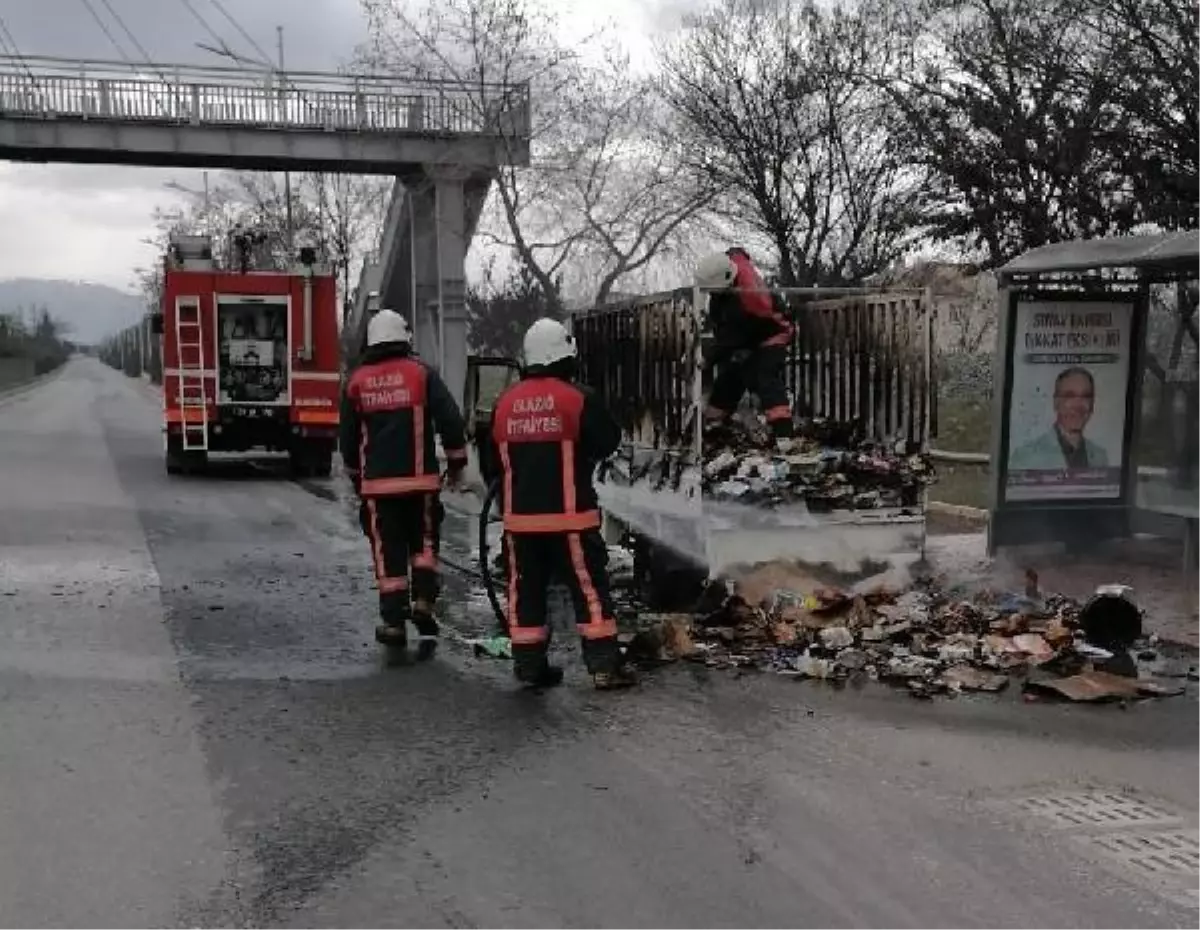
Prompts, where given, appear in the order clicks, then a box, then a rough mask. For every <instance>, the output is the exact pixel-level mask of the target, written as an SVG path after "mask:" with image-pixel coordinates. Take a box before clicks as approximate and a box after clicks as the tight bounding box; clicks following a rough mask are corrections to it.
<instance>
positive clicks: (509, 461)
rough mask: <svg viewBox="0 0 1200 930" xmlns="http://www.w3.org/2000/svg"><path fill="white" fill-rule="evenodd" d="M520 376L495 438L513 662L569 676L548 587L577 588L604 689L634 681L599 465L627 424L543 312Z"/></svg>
mask: <svg viewBox="0 0 1200 930" xmlns="http://www.w3.org/2000/svg"><path fill="white" fill-rule="evenodd" d="M524 356H525V368H524V370H523V371H522V377H521V380H520V381H519V382H517V383H516V384H514V385H513V386H512V387H510V388H508V390H506V391H505V392H504V393H503V394H501V395H500V397H499V399H498V400H497V401H496V409H495V412H494V414H493V416H492V443H493V446H494V451H495V454H496V457H497V460H498V462H499V465H500V474H501V479H500V480H501V499H502V506H503V512H504V532H505V535H506V536H507V539H508V546H507V554H506V557H507V561H508V627H509V636H510V637H511V639H512V651H513V660H514V671H515V673H516V676H517V678H518V680H520V681H522V682H524V683H525V684H527V685H531V686H533V687H548V686H553V685H557V684H559V683H560V682H561V681H562V678H563V673H562V670H561V669H559V668H556V667H555V666H552V665H550V663H549V661H548V658H547V652H548V649H549V646H550V627H549V622H548V617H547V593H548V589H549V586H550V584H551V582H553V581H554V580H555V579H558V580H561V581H562V582H563V583H565V584H566V586H567V588H568V589H569V590H570V594H571V600H572V602H573V604H574V607H575V615H576V620H577V622H578V628H579V634H580V636H581V638H582V640H583V657H584V661H585V662H586V664H587V668H588V671H589V672H590V673H591V675H592V680H593V682H594V683H595V685H596V687H597V688H599V689H601V690H608V689H612V688H621V687H626V686H629V685H632V684H635V683H636V679H635V678H634V676H633V673H632V672H631V671H630V670H629V669H628V668H626V667H625V666H624V664H623V663H622V661H621V655H620V651H619V650H618V647H617V623H616V615H615V611H614V609H613V603H612V597H611V595H610V593H609V580H608V547H607V546H606V545H605V544H604V539H603V538H602V537H601V535H600V508H599V504H598V503H597V500H596V489H595V487H594V486H593V484H592V473H593V471H594V470H595V467H596V465H597V464H598V463H599V462H600V461H601V460H602V459H605V458H607V457H608V456H610V455H611V454H612V453H613V452H615V451H616V449H617V445H618V444H619V442H620V440H621V429H620V427H619V426H618V425H617V423H616V422H615V421H614V420H613V418H612V416H611V415H610V414H609V413H608V411H607V410H605V409H604V407H603V406H602V405H601V404H600V403H599V402H597V400H596V398H595V397H594V396H593V395H592V394H591V393H590V392H589V391H587V390H586V389H585V388H583V387H580V386H579V385H577V384H574V383H573V381H572V379H573V378H574V376H575V370H576V348H575V341H574V339H573V338H572V337H571V335H570V334H569V333H568V332H567V330H566V328H565V327H564V326H563V325H562V324H561V323H559V322H557V321H555V320H551V319H541V320H538V321H537V322H535V323H534V324H533V325H532V326H531V327H530V328H529V331H528V332H527V333H526V334H525V344H524Z"/></svg>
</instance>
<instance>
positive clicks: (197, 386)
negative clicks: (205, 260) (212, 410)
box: [175, 297, 208, 452]
mask: <svg viewBox="0 0 1200 930" xmlns="http://www.w3.org/2000/svg"><path fill="white" fill-rule="evenodd" d="M175 343H176V346H177V347H178V351H179V369H178V377H179V414H180V419H181V420H182V423H181V433H182V439H183V449H184V451H185V452H206V451H208V394H207V391H206V389H205V381H204V327H203V325H202V323H201V316H200V300H199V298H196V297H181V298H179V300H177V301H176V302H175ZM197 411H198V412H199V417H198V418H197V419H193V416H194V415H195V413H196V412H197Z"/></svg>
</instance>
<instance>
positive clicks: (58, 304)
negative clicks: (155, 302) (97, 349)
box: [0, 278, 145, 344]
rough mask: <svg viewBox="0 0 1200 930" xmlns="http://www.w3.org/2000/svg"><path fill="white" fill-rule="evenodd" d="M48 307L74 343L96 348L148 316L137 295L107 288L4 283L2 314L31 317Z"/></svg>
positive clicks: (24, 281)
mask: <svg viewBox="0 0 1200 930" xmlns="http://www.w3.org/2000/svg"><path fill="white" fill-rule="evenodd" d="M43 306H44V307H46V309H48V310H49V311H50V315H51V316H52V317H55V318H56V319H59V320H62V321H63V322H64V323H66V324H67V325H68V326H69V327H70V333H69V334H68V336H69V338H70V339H71V340H72V341H74V342H81V343H85V344H94V343H97V342H100V341H101V340H103V339H105V338H106V337H108V336H111V335H113V334H114V333H116V332H118V331H119V330H121V329H124V328H125V327H126V326H129V325H130V324H132V323H136V322H137V321H138V320H139V319H141V317H142V314H143V313H144V312H145V303H144V301H143V300H142V298H141V297H140V296H138V295H137V294H131V293H129V292H128V291H119V290H117V289H116V288H115V287H109V286H108V285H107V284H89V283H87V282H86V281H62V280H58V279H48V278H10V279H8V280H4V281H0V313H14V312H16V311H17V310H18V309H22V310H24V311H25V312H26V313H28V312H29V311H30V310H31V309H33V308H34V307H43Z"/></svg>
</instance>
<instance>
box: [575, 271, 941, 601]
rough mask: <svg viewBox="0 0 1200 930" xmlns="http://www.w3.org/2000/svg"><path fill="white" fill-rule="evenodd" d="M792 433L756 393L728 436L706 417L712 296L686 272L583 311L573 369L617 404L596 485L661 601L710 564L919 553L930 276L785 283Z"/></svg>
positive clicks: (852, 567) (609, 521)
mask: <svg viewBox="0 0 1200 930" xmlns="http://www.w3.org/2000/svg"><path fill="white" fill-rule="evenodd" d="M777 293H778V296H779V297H780V298H781V300H782V302H783V304H784V305H785V306H786V307H787V310H788V314H789V316H790V317H791V319H792V320H793V322H794V325H795V332H794V335H793V338H792V342H791V345H790V346H789V348H788V363H787V367H786V372H787V386H788V390H789V394H790V398H791V404H792V409H793V413H794V416H795V421H796V424H797V428H798V430H799V438H798V439H797V440H795V441H794V442H792V443H791V444H790V446H791V447H790V448H788V449H787V451H780V450H778V449H776V448H774V444H773V443H772V442H771V440H770V437H769V436H767V435H765V431H763V430H762V428H761V426H760V424H759V422H758V417H757V416H756V413H755V411H754V409H753V406H752V404H747V403H746V402H745V401H744V403H743V409H742V410H741V411H739V414H738V420H739V422H740V427H739V428H738V429H737V430H736V431H735V433H734V436H733V439H732V442H731V443H728V444H723V445H719V446H714V445H712V444H711V443H709V444H708V445H706V443H705V439H704V431H703V426H702V413H701V411H702V410H703V406H704V396H705V393H706V391H707V390H708V389H709V387H710V385H708V384H706V383H705V381H704V375H703V372H702V365H701V363H700V359H701V357H702V355H701V353H702V347H703V344H704V342H705V340H706V338H708V337H707V335H706V322H707V321H706V310H707V302H708V296H707V294H706V293H705V292H703V291H702V290H700V289H694V288H687V289H680V290H676V291H670V292H665V293H660V294H652V295H648V296H645V297H639V298H636V299H633V300H628V301H624V302H620V303H614V304H607V305H604V306H599V307H594V308H591V309H588V310H586V311H583V312H581V313H577V314H575V315H574V317H573V320H572V325H573V331H574V334H575V339H576V342H577V344H578V346H579V355H580V376H581V379H582V381H583V382H584V383H586V384H588V385H589V386H590V387H591V388H592V389H593V390H595V391H596V392H597V393H598V394H599V395H600V397H602V398H603V400H604V402H605V403H606V404H607V405H608V407H609V409H610V410H612V411H613V413H614V414H615V415H616V416H617V418H618V420H619V421H620V423H621V425H622V429H623V432H624V437H625V438H624V443H623V446H622V448H621V450H620V452H619V453H618V454H617V455H616V456H614V457H613V458H612V459H611V460H610V461H609V462H606V463H605V464H604V465H603V466H602V467H601V469H600V472H599V474H598V476H597V478H598V482H597V489H598V491H599V494H600V502H601V506H602V507H603V509H604V512H605V518H606V530H607V532H608V533H609V534H610V538H612V539H614V541H615V538H616V537H618V536H624V537H625V539H626V540H627V541H629V542H632V547H633V549H634V551H635V557H636V565H635V572H636V574H637V575H638V577H639V579H640V580H641V581H642V587H643V593H644V594H645V595H646V596H647V597H649V598H650V599H651V600H652V601H655V602H658V603H659V604H660V605H661V606H664V607H665V606H669V605H668V604H666V603H664V598H665V599H666V600H674V599H675V597H676V596H682V597H684V599H685V600H686V597H687V596H690V594H689V595H684V594H683V592H687V591H692V590H694V588H695V584H696V583H697V582H698V581H699V580H702V579H703V578H705V577H716V576H720V575H725V574H728V573H730V572H735V571H736V570H737V569H738V568H739V567H747V566H754V565H761V564H763V563H768V562H773V561H800V562H804V563H806V564H810V565H817V566H823V567H825V568H826V569H828V570H830V571H832V572H833V573H835V574H837V575H841V576H843V577H855V576H857V577H865V576H867V575H878V574H879V573H880V572H882V571H886V570H888V569H892V568H895V569H904V568H906V567H908V566H911V565H912V564H913V563H915V562H917V561H919V560H920V559H921V557H922V555H923V550H924V541H925V488H926V486H927V485H928V484H929V482H930V481H931V480H932V470H931V469H930V466H929V463H928V459H927V456H926V452H927V450H928V441H929V437H930V435H931V433H932V431H933V430H934V428H935V423H936V406H935V404H936V400H935V398H936V392H935V390H934V383H935V371H934V367H935V359H934V352H933V342H932V340H933V332H934V319H933V309H932V306H931V303H930V301H929V300H928V299H927V296H926V294H925V293H924V292H922V291H886V292H885V291H880V290H867V289H839V290H831V289H783V290H780V291H778V292H777Z"/></svg>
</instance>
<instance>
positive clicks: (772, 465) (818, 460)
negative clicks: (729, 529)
mask: <svg viewBox="0 0 1200 930" xmlns="http://www.w3.org/2000/svg"><path fill="white" fill-rule="evenodd" d="M797 432H798V437H797V438H796V439H792V440H789V441H786V442H785V443H783V444H781V446H782V447H777V446H776V444H775V442H774V440H773V439H772V438H771V436H770V435H769V434H768V433H766V432H765V431H764V430H762V429H761V426H760V425H759V424H746V423H742V422H740V421H738V422H734V423H730V424H728V425H727V426H725V427H724V428H722V429H720V430H718V431H716V432H714V433H713V434H712V435H711V436H710V437H709V440H708V442H706V447H705V451H704V460H705V465H704V494H705V497H706V498H707V499H711V500H716V501H737V502H739V503H744V504H754V505H756V506H763V507H773V506H777V505H779V504H783V503H794V502H797V501H803V502H804V503H805V504H806V505H807V506H808V508H809V510H810V511H812V512H814V513H828V512H831V511H834V510H876V509H879V508H882V507H915V506H917V504H918V502H919V499H920V491H921V488H922V487H923V486H925V485H928V484H932V483H933V481H934V480H935V474H934V471H933V467H932V464H931V462H930V459H929V458H928V456H926V455H923V454H919V453H910V452H909V451H908V449H907V448H906V447H905V445H904V443H899V444H892V445H890V446H889V445H885V444H883V443H878V442H870V441H867V440H866V439H865V438H864V437H863V435H862V434H861V432H860V431H859V430H858V429H857V428H856V427H854V426H853V425H844V424H837V423H834V422H832V421H828V420H806V421H802V422H800V423H799V424H797Z"/></svg>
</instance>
